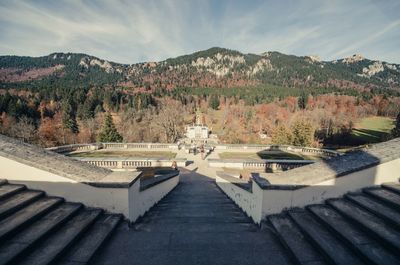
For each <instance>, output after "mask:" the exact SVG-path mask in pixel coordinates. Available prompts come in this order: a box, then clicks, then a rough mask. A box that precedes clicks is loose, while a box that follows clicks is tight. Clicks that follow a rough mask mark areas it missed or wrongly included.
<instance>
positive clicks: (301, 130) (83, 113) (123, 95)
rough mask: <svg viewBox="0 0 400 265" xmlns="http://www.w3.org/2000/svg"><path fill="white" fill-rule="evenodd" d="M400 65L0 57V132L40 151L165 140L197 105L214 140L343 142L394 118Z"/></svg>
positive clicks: (231, 56) (269, 56)
mask: <svg viewBox="0 0 400 265" xmlns="http://www.w3.org/2000/svg"><path fill="white" fill-rule="evenodd" d="M399 69H400V66H399V65H395V64H389V63H384V62H378V61H371V60H368V59H365V58H362V57H360V56H353V57H349V58H345V59H342V60H338V61H332V62H323V61H318V60H315V59H314V58H312V57H297V56H292V55H284V54H281V53H277V52H269V53H265V54H262V55H255V54H241V53H240V52H236V51H231V50H227V49H221V48H212V49H209V50H206V51H201V52H198V53H194V54H191V55H185V56H181V57H177V58H172V59H167V60H165V61H162V62H157V63H140V64H133V65H122V64H117V63H113V62H108V61H105V60H101V59H98V58H96V57H93V56H88V55H85V54H73V53H54V54H51V55H49V56H43V57H37V58H33V57H19V56H0V132H1V133H3V134H7V135H10V136H13V137H17V138H20V139H23V140H25V141H29V142H34V143H37V144H40V145H42V146H52V145H59V144H67V143H77V142H94V141H99V140H102V139H103V140H104V139H115V140H118V141H130V142H142V141H146V142H156V141H160V142H174V141H176V140H177V139H179V137H182V136H183V133H184V127H185V125H187V124H190V123H192V122H193V114H194V112H195V110H196V109H198V108H200V109H201V110H202V112H203V113H205V115H206V119H207V123H208V125H209V126H210V127H212V128H213V131H214V132H215V133H217V134H218V135H219V137H220V139H221V141H222V142H227V143H245V142H250V143H262V142H266V141H267V142H275V143H291V144H304V145H311V146H321V145H335V144H336V145H338V144H339V145H346V142H347V139H348V137H349V134H350V133H351V131H352V129H353V127H354V124H355V122H356V121H357V120H358V119H360V118H363V117H367V116H384V117H391V118H395V117H396V116H397V115H398V113H399V110H400V89H399V80H400V79H399V77H400V73H399ZM105 127H106V128H108V129H105ZM114 129H115V130H114ZM299 134H301V135H302V136H301V137H300V136H299ZM104 135H106V136H104ZM107 135H113V137H111V138H108V136H107ZM260 135H267V136H268V137H267V138H260ZM103 136H104V137H103ZM119 136H121V137H119ZM278 136H279V137H278ZM299 137H300V138H299ZM386 137H389V136H386ZM382 140H385V139H382Z"/></svg>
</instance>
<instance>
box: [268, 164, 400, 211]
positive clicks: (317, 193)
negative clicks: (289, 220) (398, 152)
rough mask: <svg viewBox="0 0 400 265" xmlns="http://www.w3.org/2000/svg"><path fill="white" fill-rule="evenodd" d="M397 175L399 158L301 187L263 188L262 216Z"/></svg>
mask: <svg viewBox="0 0 400 265" xmlns="http://www.w3.org/2000/svg"><path fill="white" fill-rule="evenodd" d="M399 178H400V158H399V159H396V160H392V161H389V162H386V163H382V164H379V165H377V166H373V167H370V168H367V169H364V170H360V171H356V172H353V173H350V174H347V175H345V176H342V177H338V178H333V179H330V180H326V181H324V182H320V183H317V184H314V185H311V186H308V187H304V188H300V189H295V190H284V189H282V190H263V202H262V209H263V210H262V211H263V216H265V215H268V214H274V213H279V212H281V211H282V210H284V209H288V208H293V207H304V206H306V205H309V204H315V203H322V202H324V201H325V200H326V199H329V198H337V197H341V196H343V195H344V194H345V193H347V192H349V191H357V190H360V189H362V188H364V187H369V186H373V185H380V184H382V183H385V182H398V181H399Z"/></svg>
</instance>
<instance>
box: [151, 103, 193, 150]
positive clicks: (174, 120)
mask: <svg viewBox="0 0 400 265" xmlns="http://www.w3.org/2000/svg"><path fill="white" fill-rule="evenodd" d="M185 113H186V111H185V109H184V108H183V106H182V104H180V103H179V102H177V101H164V102H163V104H162V105H161V107H160V108H159V110H158V115H157V116H155V117H154V120H153V124H154V125H155V126H156V128H157V129H158V131H159V133H160V135H164V137H165V140H166V141H167V142H169V143H174V142H176V141H177V140H178V138H179V136H180V135H182V133H183V126H184V115H185Z"/></svg>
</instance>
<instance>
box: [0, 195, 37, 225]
mask: <svg viewBox="0 0 400 265" xmlns="http://www.w3.org/2000/svg"><path fill="white" fill-rule="evenodd" d="M43 195H44V192H42V191H31V190H24V191H20V192H18V193H16V194H14V195H13V196H11V197H9V198H7V199H3V200H1V201H0V219H2V218H4V217H5V216H7V215H10V214H12V213H14V212H16V211H18V210H19V209H21V208H23V207H24V206H26V205H28V204H29V203H31V202H33V201H35V200H36V199H38V198H40V197H42V196H43Z"/></svg>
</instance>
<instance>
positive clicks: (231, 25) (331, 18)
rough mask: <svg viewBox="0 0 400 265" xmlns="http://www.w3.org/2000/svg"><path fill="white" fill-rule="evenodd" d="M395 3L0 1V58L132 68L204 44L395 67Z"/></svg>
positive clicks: (399, 8)
mask: <svg viewBox="0 0 400 265" xmlns="http://www.w3.org/2000/svg"><path fill="white" fill-rule="evenodd" d="M399 12H400V5H399V3H398V2H397V1H395V0H387V1H385V2H382V3H377V2H374V1H370V2H366V1H361V0H359V1H344V0H336V1H316V0H315V1H314V0H313V1H303V2H302V3H299V2H291V1H290V2H289V1H248V2H247V1H246V2H244V1H228V0H221V1H212V0H209V1H202V0H194V1H185V0H175V1H174V0H163V1H161V0H160V1H155V0H147V1H144V0H143V1H123V0H121V1H78V0H76V1H27V0H25V1H24V0H17V1H7V0H6V1H2V2H0V53H1V54H19V55H31V56H40V55H45V54H49V53H51V52H55V51H65V52H68V51H72V52H83V53H88V54H91V55H95V56H98V57H101V58H105V59H109V60H113V61H117V62H123V63H134V62H138V61H148V60H150V61H153V60H163V59H166V58H168V57H174V56H178V55H182V54H186V53H190V52H194V51H197V50H201V49H207V48H210V47H212V46H221V47H226V48H233V49H238V50H240V51H242V52H252V53H261V52H264V51H268V50H277V51H280V52H284V53H291V54H296V55H305V54H319V55H320V56H321V57H322V58H323V59H325V60H328V59H335V58H337V57H343V56H348V55H350V54H353V53H357V52H362V53H364V55H365V56H367V57H373V58H379V59H381V60H386V61H390V62H400V52H399V47H400V45H399V44H400V30H399V26H400V20H399V19H398V15H397V14H398V13H399Z"/></svg>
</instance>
